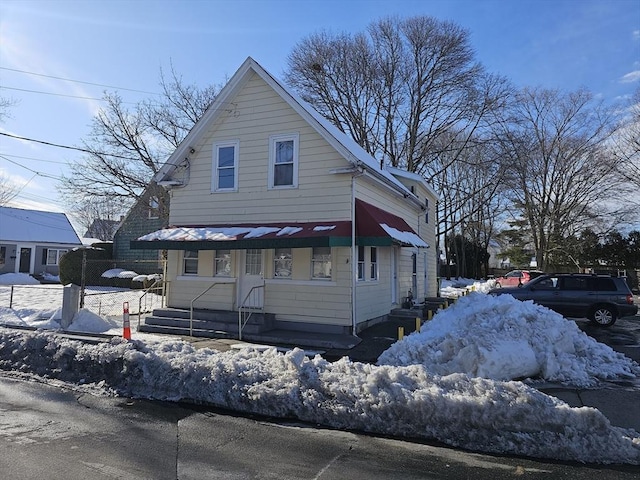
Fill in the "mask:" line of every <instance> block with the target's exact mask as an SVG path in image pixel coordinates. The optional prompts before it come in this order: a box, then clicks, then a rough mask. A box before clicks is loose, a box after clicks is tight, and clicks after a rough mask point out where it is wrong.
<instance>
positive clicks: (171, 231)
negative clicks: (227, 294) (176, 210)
mask: <svg viewBox="0 0 640 480" xmlns="http://www.w3.org/2000/svg"><path fill="white" fill-rule="evenodd" d="M342 223H344V222H342ZM335 228H336V226H335V225H313V228H310V227H309V228H307V230H308V232H307V233H311V232H323V231H326V230H333V229H335ZM303 231H304V228H302V227H300V226H283V227H281V226H211V227H170V228H164V229H162V230H158V231H155V232H151V233H148V234H147V235H143V236H142V237H140V238H138V240H140V241H153V240H171V241H182V242H197V241H207V240H208V241H231V240H238V237H243V238H261V237H265V236H269V237H273V236H274V234H275V236H276V237H282V236H293V235H296V234H299V233H301V232H303Z"/></svg>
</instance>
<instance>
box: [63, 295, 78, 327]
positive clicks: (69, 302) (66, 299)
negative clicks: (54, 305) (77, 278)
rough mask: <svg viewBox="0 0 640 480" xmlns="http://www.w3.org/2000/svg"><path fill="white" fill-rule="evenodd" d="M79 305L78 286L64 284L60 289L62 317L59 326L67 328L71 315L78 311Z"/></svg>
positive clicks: (71, 319) (73, 315) (71, 318)
mask: <svg viewBox="0 0 640 480" xmlns="http://www.w3.org/2000/svg"><path fill="white" fill-rule="evenodd" d="M79 305H80V287H78V286H77V285H74V284H69V285H65V286H64V288H63V289H62V319H61V321H60V326H61V327H62V328H63V329H65V330H66V329H67V328H69V325H71V322H72V321H73V317H75V316H76V313H78V310H79Z"/></svg>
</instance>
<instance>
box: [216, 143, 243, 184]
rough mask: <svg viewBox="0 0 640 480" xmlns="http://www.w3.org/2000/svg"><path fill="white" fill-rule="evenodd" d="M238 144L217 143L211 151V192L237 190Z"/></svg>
mask: <svg viewBox="0 0 640 480" xmlns="http://www.w3.org/2000/svg"><path fill="white" fill-rule="evenodd" d="M239 146H240V142H238V141H233V142H224V143H217V144H216V145H215V148H214V149H213V169H212V174H213V178H212V179H211V191H213V192H220V191H222V192H224V191H227V192H229V191H231V192H233V191H236V190H237V189H238V149H239Z"/></svg>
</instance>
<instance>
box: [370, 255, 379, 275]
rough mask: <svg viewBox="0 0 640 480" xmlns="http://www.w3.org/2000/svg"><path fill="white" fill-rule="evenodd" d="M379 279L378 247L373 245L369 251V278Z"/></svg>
mask: <svg viewBox="0 0 640 480" xmlns="http://www.w3.org/2000/svg"><path fill="white" fill-rule="evenodd" d="M377 279H378V249H377V248H376V247H371V250H370V251H369V280H377Z"/></svg>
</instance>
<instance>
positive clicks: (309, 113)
mask: <svg viewBox="0 0 640 480" xmlns="http://www.w3.org/2000/svg"><path fill="white" fill-rule="evenodd" d="M252 73H255V74H257V75H258V76H259V77H260V78H262V80H264V81H265V82H266V83H267V84H268V85H269V86H270V87H271V88H273V89H274V90H275V91H276V92H277V93H278V94H279V95H280V97H281V98H282V99H283V100H284V101H285V102H287V103H288V104H289V106H290V107H291V108H293V109H294V110H295V111H296V112H297V113H298V114H299V115H300V116H302V117H303V118H304V119H305V120H306V121H307V123H309V125H311V126H312V127H314V128H315V130H316V131H317V132H318V134H320V135H321V136H322V137H323V138H324V139H325V140H326V141H327V142H328V143H329V144H330V145H332V146H333V147H334V148H335V149H336V150H337V151H338V152H339V153H340V154H341V155H342V156H343V157H344V158H345V159H346V160H348V161H349V162H350V163H351V164H352V165H353V166H354V167H356V168H362V169H363V170H364V171H366V172H367V173H369V174H371V175H372V176H374V177H375V178H377V179H378V180H380V181H382V182H383V183H384V184H386V185H387V186H388V187H389V188H392V189H394V190H396V191H398V192H400V193H402V195H404V196H405V197H406V198H408V199H411V200H414V201H415V203H418V200H417V198H416V197H415V195H414V194H413V193H412V192H411V191H410V190H409V189H407V187H405V186H404V185H403V184H402V182H400V181H399V180H398V179H397V178H395V177H394V176H393V175H392V174H391V173H390V172H389V171H388V170H387V169H386V168H380V163H379V161H378V160H376V159H375V158H374V157H372V156H371V155H370V154H369V153H367V152H366V151H365V150H364V149H363V148H362V147H361V146H360V145H358V143H357V142H356V141H355V140H353V139H352V138H351V137H349V136H348V135H346V134H345V133H343V132H341V131H340V130H339V129H338V128H337V127H336V126H335V125H333V124H332V123H331V122H329V121H328V120H327V119H326V118H324V117H323V116H322V115H320V113H318V112H317V111H316V110H315V109H314V108H313V107H312V106H311V105H309V104H308V103H307V102H305V101H304V100H302V99H301V98H300V97H299V96H298V95H296V94H295V93H294V92H293V91H292V90H290V89H289V88H287V87H286V86H285V85H284V84H283V83H281V82H280V81H279V80H278V79H276V78H275V77H274V76H272V75H271V74H270V73H269V72H267V71H266V70H265V69H264V68H262V67H261V66H260V65H259V64H258V62H256V61H255V60H254V59H253V58H251V57H249V58H247V59H246V60H245V62H244V63H243V64H242V66H241V67H240V68H239V69H238V71H237V72H236V73H235V74H234V75H233V77H231V79H230V80H229V82H228V83H227V85H225V87H224V88H223V89H222V90H221V91H220V93H219V94H218V96H217V97H216V99H215V101H214V102H213V103H212V105H211V106H210V107H209V109H208V110H207V111H206V112H205V114H204V115H203V116H202V118H201V119H200V120H199V121H198V122H197V123H196V124H195V125H194V127H193V128H192V129H191V131H190V132H189V134H188V135H187V136H186V138H185V139H184V140H183V141H182V142H181V143H180V145H178V147H177V148H176V150H175V151H174V153H173V154H172V155H171V157H169V159H168V160H167V163H165V165H163V166H162V168H161V169H160V170H159V171H158V173H157V174H156V176H155V177H154V180H155V181H156V182H158V183H160V182H163V181H166V180H168V179H169V178H170V176H171V174H172V173H173V171H174V170H175V169H176V168H177V167H178V166H179V165H180V164H181V163H182V162H183V161H184V159H185V158H187V157H188V156H189V152H190V150H191V148H192V145H195V144H197V143H198V142H197V139H199V138H200V137H201V135H203V134H204V133H205V131H206V130H207V129H208V127H209V126H210V125H212V124H213V122H215V120H216V119H217V118H218V117H219V116H220V115H222V114H223V113H224V112H226V110H227V108H228V107H227V106H228V104H229V101H230V99H231V98H233V97H234V96H235V95H236V94H237V93H238V91H239V90H240V89H241V88H242V87H243V86H244V85H245V83H246V82H247V81H248V80H249V78H250V77H251V75H252Z"/></svg>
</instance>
